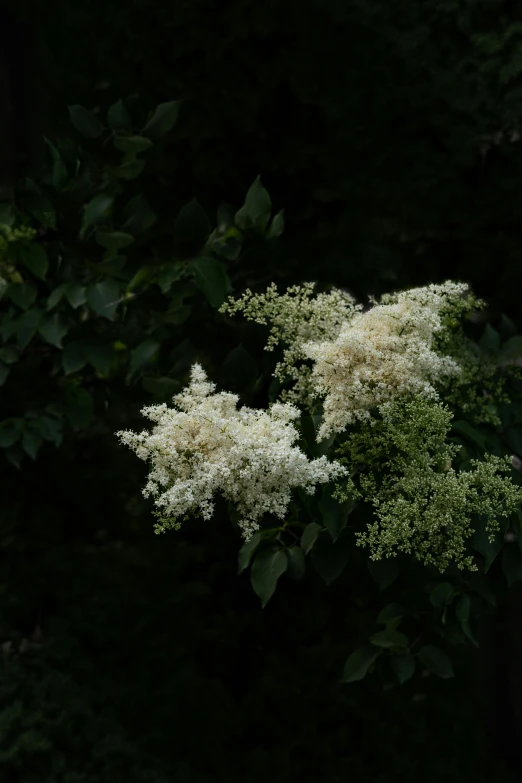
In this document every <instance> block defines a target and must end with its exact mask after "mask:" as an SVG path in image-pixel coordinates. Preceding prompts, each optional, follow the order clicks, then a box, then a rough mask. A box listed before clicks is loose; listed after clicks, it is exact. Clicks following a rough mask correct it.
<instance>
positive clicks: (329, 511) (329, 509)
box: [319, 486, 355, 541]
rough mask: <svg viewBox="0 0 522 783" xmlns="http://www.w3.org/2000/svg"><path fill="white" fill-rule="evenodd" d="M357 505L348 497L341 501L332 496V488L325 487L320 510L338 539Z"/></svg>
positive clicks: (332, 534) (326, 523)
mask: <svg viewBox="0 0 522 783" xmlns="http://www.w3.org/2000/svg"><path fill="white" fill-rule="evenodd" d="M354 506H355V501H353V500H351V499H348V500H345V501H343V502H342V503H340V502H339V501H338V500H336V498H334V497H332V488H331V487H329V486H325V487H323V497H322V498H321V500H320V501H319V510H320V512H321V518H322V520H323V524H324V526H325V528H326V529H327V530H328V532H329V533H330V535H331V536H332V540H333V541H337V539H338V538H339V536H340V535H341V533H342V532H343V530H344V528H345V527H346V525H347V523H348V516H349V514H350V512H351V511H352V510H353V508H354Z"/></svg>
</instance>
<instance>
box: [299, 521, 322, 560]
mask: <svg viewBox="0 0 522 783" xmlns="http://www.w3.org/2000/svg"><path fill="white" fill-rule="evenodd" d="M320 530H321V525H318V524H317V522H309V523H308V525H307V526H306V527H305V529H304V530H303V534H302V536H301V549H302V550H303V552H304V553H305V555H307V554H308V552H310V550H311V549H312V547H313V545H314V544H315V542H316V541H317V536H318V535H319V531H320Z"/></svg>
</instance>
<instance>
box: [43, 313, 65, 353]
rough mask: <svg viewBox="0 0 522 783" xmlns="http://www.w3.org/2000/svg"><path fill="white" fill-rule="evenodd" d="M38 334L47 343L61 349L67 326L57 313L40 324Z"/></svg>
mask: <svg viewBox="0 0 522 783" xmlns="http://www.w3.org/2000/svg"><path fill="white" fill-rule="evenodd" d="M38 332H39V333H40V334H41V336H42V337H43V338H44V340H45V341H46V342H47V343H49V344H50V345H55V346H56V347H57V348H62V347H63V346H62V338H63V337H64V336H65V335H66V334H67V326H66V325H65V323H64V322H63V321H62V319H61V318H60V316H59V315H58V313H54V315H51V316H50V318H47V319H46V320H45V321H44V322H43V323H41V324H40V326H39V327H38Z"/></svg>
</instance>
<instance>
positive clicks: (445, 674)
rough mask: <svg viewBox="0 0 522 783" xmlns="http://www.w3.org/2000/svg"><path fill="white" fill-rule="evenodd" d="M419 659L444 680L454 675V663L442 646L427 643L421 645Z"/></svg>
mask: <svg viewBox="0 0 522 783" xmlns="http://www.w3.org/2000/svg"><path fill="white" fill-rule="evenodd" d="M419 659H420V660H421V662H422V663H423V664H424V666H425V667H426V668H427V669H428V670H429V671H430V672H432V673H433V674H436V675H437V677H441V678H442V679H443V680H446V679H449V678H450V677H454V676H455V674H454V672H453V665H452V663H451V661H450V659H449V658H448V656H447V655H446V653H445V652H444V650H441V649H440V647H435V645H433V644H427V645H425V646H424V647H421V648H420V650H419Z"/></svg>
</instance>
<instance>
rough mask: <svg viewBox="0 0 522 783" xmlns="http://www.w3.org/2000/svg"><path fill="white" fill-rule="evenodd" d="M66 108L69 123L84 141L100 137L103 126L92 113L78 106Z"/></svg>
mask: <svg viewBox="0 0 522 783" xmlns="http://www.w3.org/2000/svg"><path fill="white" fill-rule="evenodd" d="M67 108H68V110H69V117H70V119H71V122H72V124H73V125H74V127H75V128H76V130H77V131H78V133H81V135H82V136H85V138H86V139H97V138H99V137H100V136H101V135H102V133H103V125H102V124H101V122H100V121H99V119H98V117H97V116H96V115H95V114H94V113H93V112H92V111H89V110H88V109H86V108H85V107H83V106H79V105H78V104H75V105H74V106H68V107H67Z"/></svg>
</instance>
